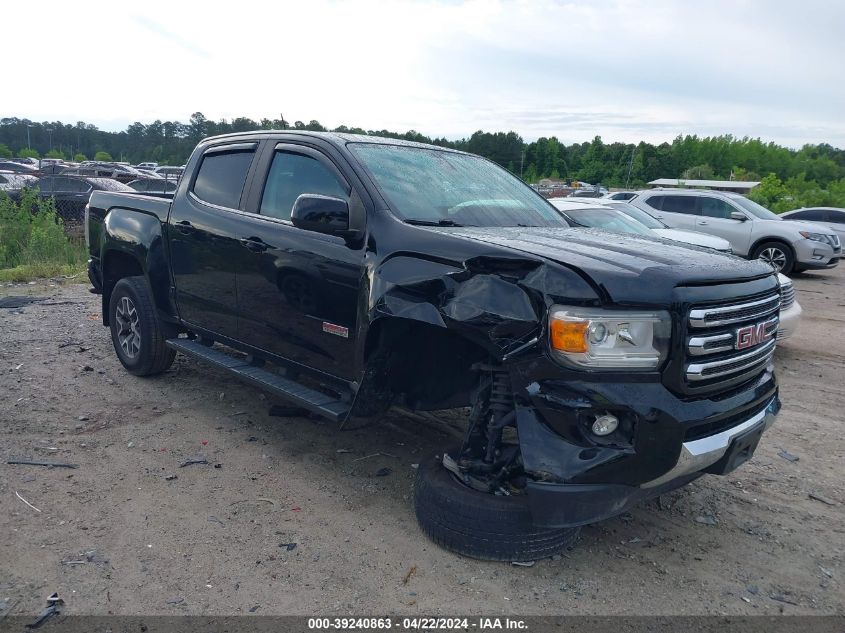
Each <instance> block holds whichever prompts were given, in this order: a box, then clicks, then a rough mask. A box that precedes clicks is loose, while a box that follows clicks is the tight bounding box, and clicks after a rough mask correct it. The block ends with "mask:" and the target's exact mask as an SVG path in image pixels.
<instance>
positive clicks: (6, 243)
mask: <svg viewBox="0 0 845 633" xmlns="http://www.w3.org/2000/svg"><path fill="white" fill-rule="evenodd" d="M86 259H87V253H86V250H85V243H84V240H80V239H71V238H69V237H68V236H67V235H65V231H64V224H63V222H62V219H61V218H60V217H59V216H58V215H57V214H56V209H55V206H54V205H53V200H52V198H48V199H46V200H45V199H40V198H39V197H38V196H37V194H36V193H35V192H33V191H25V192H24V194H23V195H22V196H21V199H20V201H19V202H17V203H16V202H15V201H13V200H11V199H10V198H9V197H8V196H5V195H2V196H0V281H4V282H15V281H29V280H31V279H35V278H39V277H59V276H71V275H76V274H77V273H79V272H81V271H84V270H85V262H86Z"/></svg>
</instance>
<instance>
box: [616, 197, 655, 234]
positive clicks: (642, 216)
mask: <svg viewBox="0 0 845 633" xmlns="http://www.w3.org/2000/svg"><path fill="white" fill-rule="evenodd" d="M610 206H611V207H613V208H614V209H619V210H620V211H621V212H622V213H624V214H625V215H628V216H630V217H632V218H634V219H635V220H636V221H637V222H639V223H640V224H644V225H645V226H647V227H648V228H650V229H665V228H667V227H666V225H665V224H663V222H661V221H660V220H658V219H657V218H655V217H654V216H653V215H651V214H650V213H648V212H647V211H643V210H642V209H638V208H637V207H635V206H634V205H633V204H628V203H627V202H613V203H612V204H611V205H610Z"/></svg>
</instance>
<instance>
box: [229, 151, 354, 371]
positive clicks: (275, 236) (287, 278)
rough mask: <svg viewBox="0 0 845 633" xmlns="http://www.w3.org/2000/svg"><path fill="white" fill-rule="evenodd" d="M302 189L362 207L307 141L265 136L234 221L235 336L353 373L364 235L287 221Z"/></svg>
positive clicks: (345, 175) (349, 182)
mask: <svg viewBox="0 0 845 633" xmlns="http://www.w3.org/2000/svg"><path fill="white" fill-rule="evenodd" d="M301 194H320V195H324V196H331V197H335V198H341V199H343V200H346V201H347V202H348V204H349V206H350V210H351V211H352V212H353V213H354V212H355V210H356V209H357V210H358V212H359V213H362V214H365V212H364V211H363V202H362V198H361V195H360V193H359V192H358V191H356V189H355V186H354V185H353V176H352V174H351V173H350V172H349V171H344V170H343V167H342V163H340V162H336V161H335V160H333V159H332V158H331V157H330V156H329V155H328V154H327V153H325V152H324V151H322V150H321V149H318V148H317V147H314V146H308V145H300V144H292V143H276V142H274V141H268V146H267V148H266V149H265V150H264V152H263V155H262V158H261V166H260V167H259V169H258V171H257V172H256V176H255V179H254V182H253V186H252V192H251V201H250V202H249V203H248V205H247V211H248V213H247V214H246V216H245V217H244V218H243V221H242V224H241V226H240V229H241V232H240V238H241V243H242V244H243V250H244V252H245V253H249V256H248V257H247V259H244V260H241V261H244V262H246V261H248V263H247V264H245V265H243V266H242V267H240V268H239V269H238V271H237V286H238V310H239V318H240V322H239V323H240V339H241V340H242V341H243V342H245V343H247V344H249V345H252V346H254V347H257V348H259V349H261V350H264V351H266V352H270V353H271V354H274V355H276V356H280V357H283V358H286V359H288V360H292V361H295V362H297V363H301V364H303V365H307V366H309V367H313V368H316V369H319V370H321V371H323V372H325V373H328V374H331V375H333V376H337V377H340V378H344V379H347V380H349V379H352V378H353V376H354V351H355V338H356V331H357V318H356V317H357V308H358V294H359V289H360V286H361V279H362V276H363V261H364V251H363V243H351V242H349V241H347V240H345V239H344V238H342V237H338V236H334V235H325V234H321V233H316V232H313V231H307V230H303V229H300V228H297V227H295V226H293V224H292V223H291V220H290V217H291V211H292V209H293V204H294V202H295V201H296V199H297V197H298V196H299V195H301Z"/></svg>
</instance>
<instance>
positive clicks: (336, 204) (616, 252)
mask: <svg viewBox="0 0 845 633" xmlns="http://www.w3.org/2000/svg"><path fill="white" fill-rule="evenodd" d="M86 228H87V237H88V247H89V251H90V264H89V275H90V279H91V282H92V283H93V286H94V290H95V291H96V292H98V293H101V294H102V313H103V323H104V324H105V325H107V326H109V327H110V329H111V336H112V340H113V343H114V349H115V351H116V353H117V356H118V358H119V359H120V361H121V363H122V364H123V365H124V367H125V368H126V369H127V370H128V371H130V372H131V373H133V374H136V375H138V376H148V375H154V374H159V373H161V372H164V371H165V370H166V369H167V368H168V367H169V366H170V364H171V363H172V362H173V359H174V356H175V354H176V352H177V351H178V352H182V353H183V354H186V355H188V356H191V357H194V358H196V359H200V360H202V361H206V362H208V363H210V364H212V365H215V366H217V367H219V368H222V369H224V370H226V371H228V372H230V373H231V374H232V376H233V377H236V378H239V379H242V380H244V381H246V382H248V383H251V384H253V385H257V386H259V387H261V388H263V389H266V390H268V391H270V392H272V393H274V394H276V395H278V396H279V397H281V398H285V399H287V400H289V401H292V402H293V403H295V404H296V405H298V406H299V407H301V408H303V409H306V410H308V411H310V412H312V413H317V414H320V415H322V416H325V417H327V418H330V419H332V420H335V421H339V422H340V421H343V420H345V419H346V418H347V417H348V416H376V415H379V414H381V413H382V412H384V411H385V410H386V409H387V408H388V407H390V406H391V405H397V406H401V407H405V408H409V409H414V410H442V409H459V408H461V407H466V410H467V416H466V418H467V431H466V435H465V438H464V440H463V441H462V442H461V443H460V444H459V445H456V446H446V447H444V452H443V453H442V455H440V456H439V457H437V458H436V459H435V458H434V456H432V458H431V459H430V460H425V461H424V462H423V463H422V464H420V468H419V470H418V474H417V483H416V487H415V506H416V513H417V517H418V520H419V522H420V525H421V526H422V528H423V530H424V531H425V532H426V533H427V534H428V535H429V536H430V537H431V538H432V539H433V540H435V541H436V542H437V543H439V544H441V545H443V546H445V547H447V548H450V549H452V550H455V551H457V552H460V553H463V554H466V555H469V556H475V557H479V558H488V559H498V560H528V559H536V558H541V557H544V556H549V555H551V554H554V553H555V552H556V551H559V550H560V549H562V548H564V547H567V546H568V545H569V544H570V543H571V542H572V541H573V539H574V538H575V536H576V535H577V532H578V529H579V526H581V525H584V524H587V523H591V522H595V521H599V520H602V519H605V518H607V517H610V516H613V515H616V514H619V513H621V512H623V511H625V510H626V509H627V508H629V507H630V506H631V505H632V504H635V503H637V502H638V501H641V500H643V499H646V498H649V497H653V496H655V495H658V494H661V493H663V492H665V491H668V490H671V489H674V488H677V487H678V486H681V485H684V484H686V483H688V482H690V481H692V480H694V479H696V478H697V477H700V476H701V475H702V474H704V473H713V474H725V473H728V472H730V471H731V470H733V469H734V468H736V467H737V466H738V465H740V464H741V463H743V462H744V461H746V460H748V459H749V458H750V457H751V455H752V453H753V451H754V449H755V448H756V446H757V443H758V441H759V440H760V437H761V435H762V433H763V431H764V430H765V429H766V428H767V427H768V426H769V425H770V424H771V422H772V421H773V420H774V418H775V415H776V414H777V412H778V410H779V408H780V401H779V399H778V391H777V383H776V380H775V377H774V374H773V370H772V356H773V352H774V346H775V336H774V335H775V333H776V330H777V326H778V309H779V306H780V294H779V292H780V290H779V285H778V282H777V279H776V278H775V276H774V274H773V271H772V268H771V267H770V266H768V265H767V264H764V263H762V262H759V261H744V260H740V259H738V258H734V257H732V256H729V255H724V254H719V253H716V252H712V251H708V250H705V249H698V248H693V247H685V246H680V245H678V244H677V243H675V242H668V241H662V240H658V239H651V238H646V237H639V236H629V235H620V234H612V233H605V232H602V231H597V230H592V229H583V228H572V227H571V226H570V225H569V223H568V222H567V219H566V217H565V216H564V215H562V214H561V213H560V212H559V211H557V210H556V209H555V208H553V207H552V206H551V205H550V204H549V203H548V202H546V201H545V200H544V199H543V198H542V197H540V196H539V195H538V194H537V193H536V192H534V191H533V190H532V189H531V188H530V187H528V186H527V185H525V184H524V183H523V182H522V181H520V180H519V179H517V178H515V177H513V176H512V175H511V174H510V173H508V172H507V171H505V170H504V169H501V168H500V167H498V166H497V165H495V164H493V163H491V162H490V161H487V160H485V159H483V158H480V157H478V156H473V155H471V154H466V153H462V152H457V151H453V150H449V149H443V148H440V147H434V146H429V145H421V144H415V143H408V142H403V141H397V140H392V139H383V138H375V137H367V136H355V135H343V134H330V133H311V132H299V131H297V132H276V131H263V132H254V133H245V134H236V135H228V136H220V137H215V138H209V139H207V140H205V141H203V142H202V143H200V145H199V146H198V147H197V148H196V150H195V151H194V153H193V155H192V156H191V158H190V160H189V161H188V164H187V168H186V170H185V174H184V176H183V177H182V179H181V181H180V183H179V186H178V189H177V191H176V192H175V194H174V196H173V199H172V201H170V200H166V199H161V198H153V197H145V196H143V195H135V194H125V193H110V192H94V194H93V196H92V198H91V202H90V205H89V208H88V213H87V221H86Z"/></svg>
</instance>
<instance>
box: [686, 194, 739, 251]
mask: <svg viewBox="0 0 845 633" xmlns="http://www.w3.org/2000/svg"><path fill="white" fill-rule="evenodd" d="M697 199H698V205H699V213H700V216H699V217H698V218H696V220H695V227H694V228H695V230H696V231H701V232H702V233H707V234H708V235H716V236H718V237H722V238H724V239H726V240H728V242H730V243H731V248H733V251H734V253H736V254H738V255H747V254H748V250H749V248H750V247H751V226H752V222H750V221H748V220H745V221H743V220H734V219H733V218H732V217H731V213H734V212H739V213H742V215H743V216H745V215H746V214H745V213H744V212H743V211H742V210H740V209H738V208H736V207H734V206H733V205H732V204H730V203H729V202H727V201H725V200H722V199H721V198H717V197H715V196H705V195H703V196H699V197H698V198H697ZM746 217H747V216H746Z"/></svg>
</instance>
